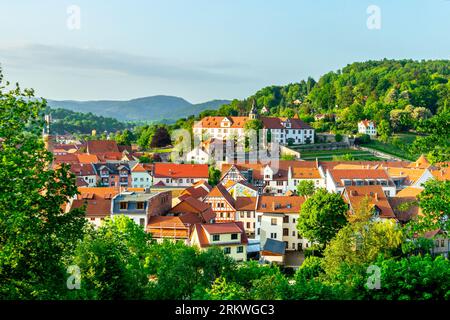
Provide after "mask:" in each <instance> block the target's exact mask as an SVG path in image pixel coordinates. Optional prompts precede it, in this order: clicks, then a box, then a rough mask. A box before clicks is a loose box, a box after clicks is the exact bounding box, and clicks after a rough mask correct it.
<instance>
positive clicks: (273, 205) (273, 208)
mask: <svg viewBox="0 0 450 320" xmlns="http://www.w3.org/2000/svg"><path fill="white" fill-rule="evenodd" d="M272 210H275V202H272Z"/></svg>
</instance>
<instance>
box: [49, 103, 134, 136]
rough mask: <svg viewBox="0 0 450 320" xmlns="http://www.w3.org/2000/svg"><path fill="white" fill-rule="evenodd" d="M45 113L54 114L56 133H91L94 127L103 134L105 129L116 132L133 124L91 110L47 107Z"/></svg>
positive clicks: (53, 121) (53, 126)
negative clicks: (77, 110) (87, 111)
mask: <svg viewBox="0 0 450 320" xmlns="http://www.w3.org/2000/svg"><path fill="white" fill-rule="evenodd" d="M45 113H47V114H48V113H50V114H51V115H52V124H51V131H52V133H55V134H65V133H71V134H73V133H82V134H91V133H92V130H93V129H95V130H97V133H99V134H101V133H102V132H104V131H108V132H116V131H121V130H124V129H126V128H131V124H127V123H124V122H120V121H118V120H116V119H113V118H107V117H102V116H97V115H94V114H92V113H90V112H89V113H81V112H74V111H70V110H66V109H52V108H50V107H47V109H46V110H45Z"/></svg>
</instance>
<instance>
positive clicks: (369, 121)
mask: <svg viewBox="0 0 450 320" xmlns="http://www.w3.org/2000/svg"><path fill="white" fill-rule="evenodd" d="M358 124H362V125H364V127H366V128H367V127H369V126H370V125H371V124H373V126H374V127H375V126H376V125H375V122H374V121H372V120H367V119H365V120H362V121H360V122H359V123H358Z"/></svg>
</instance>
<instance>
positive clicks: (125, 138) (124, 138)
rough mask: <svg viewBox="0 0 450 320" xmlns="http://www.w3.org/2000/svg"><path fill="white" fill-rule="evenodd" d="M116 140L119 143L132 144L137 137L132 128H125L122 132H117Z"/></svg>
mask: <svg viewBox="0 0 450 320" xmlns="http://www.w3.org/2000/svg"><path fill="white" fill-rule="evenodd" d="M115 140H116V142H117V144H119V145H124V146H131V144H132V143H133V142H134V140H135V137H134V135H133V133H132V132H131V131H130V130H128V129H125V130H124V131H123V132H122V133H118V134H116V136H115Z"/></svg>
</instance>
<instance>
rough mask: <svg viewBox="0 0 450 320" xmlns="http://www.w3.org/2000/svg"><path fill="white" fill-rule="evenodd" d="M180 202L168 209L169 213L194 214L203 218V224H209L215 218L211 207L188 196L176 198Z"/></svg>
mask: <svg viewBox="0 0 450 320" xmlns="http://www.w3.org/2000/svg"><path fill="white" fill-rule="evenodd" d="M178 199H180V202H179V203H178V204H177V205H175V206H174V207H173V208H172V209H170V212H171V213H187V212H190V213H195V214H197V215H199V216H201V217H202V218H203V221H204V222H209V221H210V220H212V219H214V218H215V217H216V214H215V213H214V211H213V210H212V208H211V206H210V205H209V204H207V203H205V202H202V201H200V200H198V199H196V198H193V197H191V196H189V195H184V196H181V197H178Z"/></svg>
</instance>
